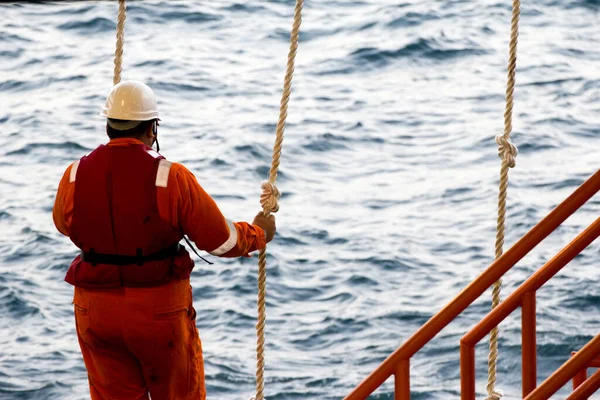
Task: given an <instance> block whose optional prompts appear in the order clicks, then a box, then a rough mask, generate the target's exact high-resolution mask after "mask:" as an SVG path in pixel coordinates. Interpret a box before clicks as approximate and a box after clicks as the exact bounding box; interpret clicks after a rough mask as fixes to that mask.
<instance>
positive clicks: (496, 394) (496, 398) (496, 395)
mask: <svg viewBox="0 0 600 400" xmlns="http://www.w3.org/2000/svg"><path fill="white" fill-rule="evenodd" d="M503 396H504V393H502V391H501V390H494V391H493V392H492V393H491V394H489V395H488V397H487V399H486V400H500V399H502V397H503Z"/></svg>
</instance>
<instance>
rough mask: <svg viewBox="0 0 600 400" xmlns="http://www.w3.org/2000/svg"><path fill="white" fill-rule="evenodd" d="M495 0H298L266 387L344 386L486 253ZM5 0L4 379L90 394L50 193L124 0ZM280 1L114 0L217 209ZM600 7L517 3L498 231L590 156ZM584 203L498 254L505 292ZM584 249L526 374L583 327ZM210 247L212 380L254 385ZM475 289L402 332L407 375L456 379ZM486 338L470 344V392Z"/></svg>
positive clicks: (241, 269) (251, 310) (259, 123)
mask: <svg viewBox="0 0 600 400" xmlns="http://www.w3.org/2000/svg"><path fill="white" fill-rule="evenodd" d="M246 3H248V4H246ZM509 3H510V2H509V1H504V2H497V1H478V2H475V1H458V0H457V1H454V0H452V1H450V0H447V1H434V0H431V1H416V0H407V1H388V0H362V1H361V0H356V1H354V0H323V1H308V2H307V3H306V6H305V16H304V23H303V26H302V29H303V33H302V35H301V45H300V51H299V54H298V60H297V68H296V74H295V81H294V93H293V96H292V99H291V103H290V115H289V119H288V127H287V131H286V139H285V142H284V151H283V158H282V166H281V174H280V179H279V187H280V189H281V190H282V191H283V192H284V193H285V194H284V196H283V198H282V200H281V211H280V213H279V214H278V226H279V230H278V236H277V238H276V239H275V241H274V243H273V244H272V246H270V249H269V251H270V258H269V267H268V304H267V307H268V308H267V312H268V325H267V343H268V344H267V372H266V377H267V384H266V386H267V391H266V392H267V397H268V398H269V399H272V400H276V399H297V398H303V399H305V398H311V399H339V398H341V397H343V396H344V395H345V394H347V393H348V392H349V391H350V389H351V388H352V387H354V386H355V385H356V384H357V383H358V382H359V381H360V380H361V379H363V378H364V377H365V376H366V375H367V374H368V373H369V372H371V371H372V370H373V369H374V368H375V367H376V366H377V365H378V364H379V363H380V362H381V361H382V360H383V358H384V357H385V356H387V355H388V354H389V353H390V352H391V351H392V350H394V349H395V348H396V347H397V346H398V345H400V344H401V343H402V341H403V340H404V339H405V338H407V337H408V336H409V335H410V334H412V333H413V332H414V331H415V330H416V329H417V328H418V327H419V326H420V325H421V324H423V323H424V322H425V321H426V320H427V319H428V318H429V317H430V316H431V315H432V314H433V313H435V312H437V311H438V310H439V309H440V308H441V307H442V306H443V305H444V304H446V303H447V302H448V301H449V300H450V299H451V298H452V297H453V296H454V295H456V294H457V293H458V291H459V290H460V289H461V288H462V287H464V286H465V285H466V284H467V283H468V282H470V281H471V280H472V279H473V278H474V277H475V276H476V275H477V274H478V273H479V272H480V271H482V270H483V269H484V268H485V267H487V265H488V264H489V263H490V261H491V260H492V255H493V243H494V234H495V213H496V209H495V207H496V195H497V183H498V182H497V180H498V171H499V164H500V161H499V159H498V157H497V155H496V145H495V143H494V136H495V135H496V134H497V133H500V132H501V131H502V114H503V107H504V90H505V84H506V72H505V70H506V61H507V47H508V33H509V20H510V4H509ZM209 4H210V5H209ZM0 12H1V13H2V17H0V71H1V72H0V129H2V135H0V232H1V235H0V272H1V275H0V398H2V399H5V398H6V399H83V398H86V396H87V383H86V372H85V368H84V365H83V361H82V359H81V356H80V353H79V348H78V345H77V341H76V337H75V331H74V323H73V313H72V308H71V303H70V302H71V296H72V288H71V287H70V286H69V285H67V284H66V283H64V282H63V276H64V273H65V271H66V269H67V266H68V264H69V262H70V260H71V258H72V257H73V256H74V255H75V254H76V252H75V249H74V246H72V245H71V243H70V242H69V240H68V239H66V238H64V237H61V236H60V235H59V234H58V233H57V232H56V231H55V229H54V227H53V224H52V218H51V209H52V205H53V200H54V195H55V190H56V187H57V184H58V181H59V179H60V177H61V176H62V173H63V171H64V169H65V168H66V167H67V166H68V164H69V163H71V162H72V161H74V160H75V159H77V158H79V157H81V156H82V155H84V154H85V153H87V152H88V151H90V150H91V149H93V148H94V147H95V146H97V145H98V144H99V143H101V142H103V141H105V140H106V137H105V135H104V133H103V121H102V119H101V118H100V117H99V116H98V112H99V109H100V107H101V106H102V104H103V102H104V98H105V96H106V94H107V93H108V91H109V90H110V87H111V83H112V53H113V52H114V30H115V21H116V3H115V2H75V3H45V4H35V3H33V4H29V3H26V4H12V5H11V4H8V5H6V4H4V5H1V6H0ZM292 12H293V2H292V1H291V0H272V1H266V0H255V1H252V2H245V3H244V2H239V3H236V2H234V1H230V0H219V1H212V2H203V1H193V2H192V1H185V2H183V1H163V2H153V1H144V2H134V3H130V4H129V11H128V20H127V26H126V45H125V56H124V60H125V63H124V78H126V79H127V78H129V79H138V80H144V81H146V82H148V83H149V84H150V85H151V86H152V87H153V88H154V89H155V90H156V92H157V95H158V96H159V100H160V108H161V113H162V115H161V117H162V119H163V123H162V124H161V145H162V148H163V149H164V151H163V154H164V155H165V156H166V157H168V158H169V159H171V160H174V161H181V162H183V163H185V164H186V165H187V166H188V167H189V168H191V169H192V171H193V172H194V173H195V174H196V176H197V178H198V180H199V181H200V183H201V184H202V185H203V186H204V188H205V189H206V190H207V191H208V192H209V193H211V194H212V195H213V196H214V197H215V199H216V200H217V202H218V204H219V205H220V207H221V208H222V210H223V211H224V213H225V214H226V215H228V216H229V217H230V218H233V219H238V220H248V219H251V218H252V217H253V216H254V214H255V212H256V211H257V210H258V207H259V204H258V197H259V195H260V181H261V180H262V179H264V178H265V177H266V174H267V171H268V167H269V161H270V154H271V147H272V143H273V140H274V127H275V123H276V120H277V113H278V106H279V96H280V92H281V85H282V80H283V73H284V68H285V59H286V54H287V47H288V35H289V30H290V27H291V18H292ZM599 26H600V2H598V0H541V1H537V2H535V3H533V2H526V3H525V4H523V15H522V25H521V36H520V42H519V59H518V72H517V83H518V86H517V89H516V102H515V121H514V129H515V132H514V135H513V139H514V142H515V143H516V144H517V145H518V146H519V149H520V154H519V156H518V158H517V167H516V168H515V169H514V170H511V173H510V179H511V184H510V189H509V200H508V201H509V212H508V225H507V229H508V238H507V243H509V244H510V243H513V242H514V241H515V240H516V239H517V238H518V237H520V235H522V234H524V233H525V232H526V231H527V230H528V229H529V228H530V227H531V226H532V225H533V224H534V223H535V222H536V221H538V220H539V219H541V218H542V217H543V216H544V215H545V214H546V213H548V212H549V211H550V210H551V209H552V208H553V207H554V206H555V205H556V204H557V203H558V202H560V201H561V200H562V199H563V198H565V197H566V196H567V195H568V194H569V193H570V192H571V191H573V190H574V189H575V188H576V187H577V186H578V185H579V184H580V183H581V182H582V181H583V180H584V179H585V178H586V177H588V176H590V175H591V174H592V173H594V172H595V171H596V170H597V169H598V160H599V159H600V72H599V71H600V47H599V46H598V43H600V29H599V28H598V27H599ZM598 210H600V202H599V201H598V199H597V198H596V200H595V201H592V202H591V203H589V204H588V205H586V206H585V207H584V208H583V209H582V210H581V211H580V212H579V213H578V214H577V215H576V216H574V217H572V218H571V219H569V220H568V222H567V223H566V224H565V225H564V226H563V227H562V228H560V229H559V230H558V231H557V232H555V233H554V234H553V235H552V236H551V237H550V238H549V239H548V240H547V242H545V244H544V245H543V246H541V247H540V248H539V249H538V250H536V251H534V252H533V253H532V254H531V255H530V256H528V257H527V258H526V259H525V260H524V261H523V262H522V263H520V264H519V265H518V266H517V267H516V268H515V269H513V271H511V272H510V273H509V274H508V275H507V277H506V278H505V280H504V282H505V288H506V289H505V291H504V295H506V293H508V292H511V291H512V290H513V289H514V288H515V287H516V285H518V284H519V283H520V282H521V281H522V280H523V279H525V278H526V277H527V276H528V275H529V274H530V273H531V272H532V271H533V270H534V269H535V268H536V267H538V266H540V265H541V264H542V263H543V262H544V261H546V260H547V259H548V258H549V257H551V256H552V255H553V254H554V253H555V252H556V251H557V250H558V249H559V248H561V247H562V246H563V245H565V244H566V243H567V242H568V241H569V240H570V239H571V238H572V237H574V236H575V235H576V234H577V233H578V232H579V231H580V230H581V229H582V228H583V227H584V226H587V224H589V223H591V222H592V221H593V220H594V219H595V218H596V217H597V215H598ZM598 250H599V246H598V245H597V244H596V245H593V246H592V247H590V248H589V249H588V250H586V252H585V253H584V254H583V255H582V256H580V257H578V258H577V259H576V261H575V262H574V263H573V264H572V265H570V266H569V267H568V268H566V269H565V270H564V271H563V272H561V274H560V275H559V276H557V277H556V278H555V279H554V280H552V281H551V282H550V283H549V284H548V285H547V287H546V288H544V289H543V290H541V291H540V292H539V297H538V298H539V303H538V323H539V326H538V344H539V376H540V379H542V378H544V377H545V376H547V375H548V374H549V373H550V372H551V371H552V370H554V369H555V368H556V367H558V366H559V365H560V364H561V363H562V362H563V361H564V360H566V359H567V358H568V357H569V354H570V352H571V351H572V350H576V349H578V348H579V347H581V346H582V345H583V344H584V343H586V342H587V341H588V340H589V339H590V338H591V337H593V336H594V335H596V334H597V333H598V327H599V317H598V315H599V311H600V296H599V294H598V274H597V272H596V270H597V266H598V263H599V262H600V256H599V253H598ZM215 261H217V263H216V264H215V265H214V266H210V267H209V266H207V265H205V264H202V263H199V264H198V265H197V267H196V269H195V272H194V274H193V278H192V281H193V287H194V297H195V302H196V308H197V310H198V316H199V318H198V326H199V329H200V334H201V337H202V339H203V342H204V348H205V359H206V372H207V385H208V393H209V398H211V399H224V400H229V399H231V400H233V399H240V398H247V397H249V396H250V395H251V394H252V392H253V387H254V386H253V385H254V362H255V361H254V345H255V343H254V340H255V339H254V323H255V297H256V294H255V291H256V289H255V287H256V258H255V259H251V260H215ZM489 303H490V301H489V294H488V295H486V297H485V298H484V299H480V301H478V302H477V303H476V304H475V305H474V306H472V307H471V308H469V309H468V311H467V312H466V313H465V314H464V315H463V316H462V317H461V318H459V319H458V320H457V321H455V322H454V323H453V324H451V325H450V326H449V327H448V328H447V329H446V330H444V331H443V332H442V334H441V335H440V336H439V337H438V338H437V339H435V340H434V341H433V342H432V343H431V344H429V345H428V346H427V347H425V349H424V350H423V351H422V352H420V353H419V354H418V355H417V356H416V358H415V359H414V360H413V363H412V366H413V369H412V371H413V372H412V390H413V397H414V398H417V399H448V398H457V397H458V390H459V381H458V379H459V372H458V340H459V338H460V337H461V336H462V334H463V333H464V332H465V331H466V330H467V329H468V328H469V327H471V326H472V325H473V323H475V322H476V321H477V320H478V319H479V318H481V317H482V316H483V315H484V314H485V313H486V311H487V309H488V307H489ZM519 321H520V317H519V314H518V313H516V314H515V315H514V316H512V317H510V318H509V319H508V321H507V322H505V323H503V325H502V326H501V347H500V365H499V385H498V386H499V387H500V388H501V389H503V390H504V391H505V393H506V398H517V397H519V395H520V330H519V329H520V328H519V324H520V322H519ZM485 358H486V349H485V345H481V346H480V348H479V349H478V369H479V375H478V391H479V392H480V393H481V394H483V391H484V385H485V369H486V366H485ZM391 391H392V389H391V386H389V384H388V385H387V386H385V387H384V388H383V389H381V390H380V391H379V392H377V393H379V394H378V396H375V397H374V398H379V399H391V398H392V394H391Z"/></svg>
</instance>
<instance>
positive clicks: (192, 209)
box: [157, 163, 266, 257]
mask: <svg viewBox="0 0 600 400" xmlns="http://www.w3.org/2000/svg"><path fill="white" fill-rule="evenodd" d="M157 199H158V210H159V214H160V216H161V217H162V218H163V219H165V220H166V221H170V222H171V225H172V226H175V227H180V228H181V229H182V230H183V232H184V233H185V234H186V235H188V236H189V238H190V239H191V240H192V241H193V242H194V243H196V246H198V248H199V249H201V250H204V251H207V252H209V253H210V254H212V255H215V256H219V257H240V256H244V257H249V253H251V252H253V251H255V250H258V249H262V248H264V247H265V246H266V240H265V233H264V231H263V230H262V228H260V227H259V226H256V225H251V224H249V223H247V222H231V221H228V220H226V219H225V217H224V216H223V214H222V213H221V210H219V207H218V206H217V204H216V203H215V201H214V200H213V199H212V197H210V196H209V195H208V194H207V193H206V192H205V191H204V189H202V187H201V186H200V185H199V184H198V182H197V181H196V177H195V176H194V175H193V174H192V173H191V172H190V171H189V170H188V169H187V168H185V167H184V166H183V165H181V164H178V163H172V164H171V168H170V170H169V176H168V179H167V183H166V187H157Z"/></svg>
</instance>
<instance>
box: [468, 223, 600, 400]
mask: <svg viewBox="0 0 600 400" xmlns="http://www.w3.org/2000/svg"><path fill="white" fill-rule="evenodd" d="M598 236H600V218H598V219H596V221H595V222H594V223H593V224H592V225H590V226H589V227H588V228H587V229H586V230H585V231H583V232H582V233H581V234H580V235H579V236H577V237H576V238H575V239H574V240H573V241H572V242H571V243H569V245H568V246H567V247H565V248H564V249H563V250H562V251H561V252H560V253H558V254H557V255H556V256H555V257H554V258H552V259H551V260H550V261H548V263H546V265H544V266H543V267H542V268H540V269H539V270H537V271H536V272H535V273H534V274H533V275H532V276H531V277H530V278H529V279H527V280H526V281H525V282H524V283H523V284H522V285H521V286H519V287H518V288H517V289H516V290H515V291H514V292H513V293H512V294H511V295H510V296H508V297H507V298H506V299H505V300H504V301H503V302H502V303H500V305H498V307H496V308H494V310H492V311H491V312H490V313H489V314H488V315H486V316H485V317H484V318H483V319H482V320H481V321H480V322H479V323H478V324H477V325H475V326H474V327H473V329H471V330H470V331H469V332H468V333H467V334H466V335H465V336H463V338H462V339H461V340H460V381H461V399H462V400H475V345H476V344H477V343H479V341H480V340H481V339H483V338H484V337H485V336H486V335H487V334H488V333H490V331H491V330H492V329H493V328H494V327H495V326H498V325H499V324H500V322H502V321H503V320H504V319H505V318H506V317H508V316H509V315H510V313H512V312H513V311H514V310H516V309H517V308H518V307H519V306H521V307H522V311H521V321H522V363H523V367H522V374H523V376H522V378H523V398H526V397H527V396H528V395H529V394H530V393H532V392H533V391H534V389H535V388H536V384H537V382H536V380H537V369H536V358H537V353H536V334H535V333H536V332H535V325H536V324H535V294H536V291H537V290H538V289H539V288H541V287H542V286H543V285H544V284H545V283H546V282H548V281H549V280H550V278H552V277H553V276H554V275H556V274H557V273H558V272H559V271H560V270H561V269H562V268H563V267H564V266H565V265H567V264H568V263H569V262H570V261H571V260H572V259H573V258H575V256H577V255H578V254H579V253H581V252H582V251H583V250H584V249H585V248H586V247H588V246H589V245H590V244H591V243H592V242H593V241H594V240H596V238H598ZM598 344H599V345H600V339H599V341H598ZM599 349H600V347H599ZM582 352H583V350H582ZM596 355H597V354H590V353H589V352H588V353H587V354H585V355H579V356H580V357H579V359H584V360H587V361H586V362H585V363H584V365H587V364H588V363H589V362H590V361H591V360H593V359H594V357H596ZM577 357H578V355H576V356H575V357H573V358H572V359H571V360H570V361H573V360H575V358H577ZM590 357H591V358H590ZM588 358H589V359H588ZM565 365H566V364H565ZM581 369H582V367H580V368H579V369H578V370H576V371H575V372H573V375H571V376H569V377H568V378H567V381H568V380H569V379H571V378H573V376H575V374H577V373H578V372H579V371H581ZM561 377H562V375H561ZM556 379H558V378H556ZM561 386H562V385H561ZM561 386H559V387H558V388H557V390H558V389H560V388H561ZM540 387H541V386H540ZM551 394H552V393H551ZM547 398H548V397H538V395H535V396H534V397H532V399H547Z"/></svg>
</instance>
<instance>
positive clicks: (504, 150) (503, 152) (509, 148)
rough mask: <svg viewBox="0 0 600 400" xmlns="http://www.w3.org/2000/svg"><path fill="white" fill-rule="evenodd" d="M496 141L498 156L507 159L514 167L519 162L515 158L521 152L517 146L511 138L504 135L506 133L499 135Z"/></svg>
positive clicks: (510, 166) (510, 165)
mask: <svg viewBox="0 0 600 400" xmlns="http://www.w3.org/2000/svg"><path fill="white" fill-rule="evenodd" d="M496 143H497V144H498V157H500V158H501V159H502V160H503V161H505V162H506V164H507V165H508V167H509V168H514V166H515V165H516V164H517V162H516V160H515V158H516V157H517V155H518V154H519V149H517V146H515V145H514V144H513V143H512V142H511V141H510V139H507V138H506V137H504V135H497V136H496Z"/></svg>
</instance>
